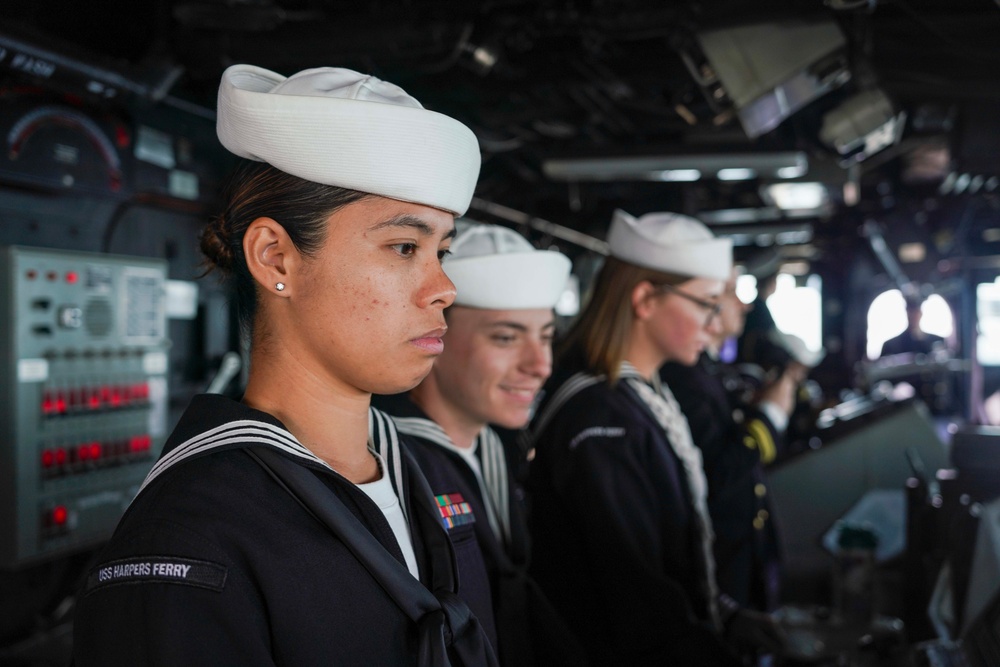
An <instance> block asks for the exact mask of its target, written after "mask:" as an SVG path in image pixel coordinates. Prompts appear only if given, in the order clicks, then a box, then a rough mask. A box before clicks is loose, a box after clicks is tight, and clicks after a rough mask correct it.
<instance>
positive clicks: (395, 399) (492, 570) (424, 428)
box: [374, 394, 586, 667]
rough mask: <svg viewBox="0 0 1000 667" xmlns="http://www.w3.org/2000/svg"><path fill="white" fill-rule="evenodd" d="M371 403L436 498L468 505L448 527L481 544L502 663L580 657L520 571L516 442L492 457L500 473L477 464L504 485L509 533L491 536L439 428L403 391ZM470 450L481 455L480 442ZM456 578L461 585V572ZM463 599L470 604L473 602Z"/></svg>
mask: <svg viewBox="0 0 1000 667" xmlns="http://www.w3.org/2000/svg"><path fill="white" fill-rule="evenodd" d="M374 402H375V405H377V406H378V407H379V408H380V409H382V410H385V411H386V412H387V413H389V414H390V415H392V416H393V418H394V419H396V420H397V421H398V423H399V424H400V426H399V429H400V431H401V433H400V437H401V438H402V439H403V440H404V441H405V442H406V443H407V445H408V446H409V447H410V451H411V452H412V453H413V456H414V459H416V461H417V462H418V463H419V465H420V468H421V471H422V472H423V473H424V476H425V477H426V478H427V481H428V482H429V483H430V486H431V489H433V492H434V494H435V495H437V496H438V497H441V496H442V495H448V496H453V495H455V494H458V495H460V496H461V497H462V498H463V499H464V500H465V501H466V502H468V504H469V506H470V507H471V509H472V513H471V514H472V516H473V517H474V518H473V520H472V522H471V523H469V524H464V525H456V526H454V527H452V528H450V530H449V534H450V535H451V536H452V539H463V536H464V534H465V533H466V531H468V532H472V533H474V535H475V539H476V540H477V542H478V544H479V547H480V549H481V550H482V555H483V558H484V560H485V563H486V570H487V575H488V578H489V582H490V590H491V591H492V602H493V612H492V613H491V615H493V616H494V617H495V619H496V626H497V634H498V637H499V639H498V642H499V643H498V644H497V645H496V646H497V647H498V655H499V658H500V663H501V664H502V665H505V666H508V667H530V666H531V665H567V666H568V665H582V664H585V662H586V660H585V658H584V657H583V655H582V654H581V651H580V648H579V645H578V644H577V643H576V641H575V639H574V638H573V637H572V635H571V634H570V632H569V629H568V627H566V625H565V622H564V621H563V620H562V619H560V618H559V617H558V614H557V612H556V611H555V609H554V608H553V607H552V606H551V604H550V603H549V602H548V601H547V600H545V599H544V596H543V595H542V593H541V591H540V590H539V589H538V587H537V584H535V583H534V582H533V581H531V580H530V579H529V578H528V577H527V572H526V568H527V563H528V554H529V538H528V527H527V519H526V516H525V508H524V492H523V489H522V488H521V487H520V486H519V485H518V483H517V481H516V479H515V475H514V474H512V471H515V470H518V469H520V468H522V467H523V462H521V461H519V460H518V456H517V453H518V452H519V451H520V450H519V449H518V448H517V447H516V444H513V445H512V444H509V443H505V445H504V447H503V457H502V458H503V461H502V463H500V462H499V461H494V462H493V465H497V464H501V465H503V466H504V468H505V470H504V471H503V474H496V473H497V471H491V470H489V467H488V466H483V464H482V463H481V464H480V465H481V466H482V467H485V468H486V470H484V474H486V475H487V476H489V475H490V474H491V473H494V474H493V475H492V476H491V479H494V480H500V481H499V482H497V483H500V484H504V485H505V486H506V489H507V492H506V495H507V515H508V516H507V518H508V520H509V523H508V530H509V533H508V534H506V535H500V536H498V535H497V533H496V532H495V531H494V530H493V529H492V528H491V527H490V522H489V520H488V517H487V511H488V510H487V508H486V503H487V502H490V501H488V500H487V499H486V498H485V497H484V495H483V492H482V490H481V487H480V485H479V482H478V480H477V479H476V476H475V473H474V472H473V471H472V469H471V468H470V467H469V465H468V463H467V462H466V461H464V460H463V459H462V457H461V456H460V455H459V454H458V453H456V452H454V451H451V450H449V449H447V448H445V447H443V446H441V445H440V444H439V442H438V441H440V440H441V439H445V440H447V436H446V435H445V434H444V432H443V431H441V430H440V427H439V426H437V424H435V423H434V422H433V421H432V420H431V419H430V418H429V417H428V416H427V415H426V414H425V413H424V412H423V411H422V410H421V409H420V408H419V407H418V406H417V405H416V404H415V403H413V401H411V400H410V398H409V395H408V394H398V395H395V396H377V397H375V399H374ZM404 422H411V423H415V424H416V427H415V428H414V429H408V428H407V426H406V425H405V423H404ZM487 428H488V427H487ZM484 430H485V429H484ZM435 431H440V433H435ZM417 433H421V434H422V435H418V434H417ZM448 442H449V443H450V440H448ZM477 454H478V456H479V457H480V461H482V457H483V447H482V443H480V447H479V448H478V451H477ZM460 578H461V580H462V585H463V587H465V582H464V575H463V573H461V572H460ZM465 588H467V587H465ZM463 597H465V596H464V594H463ZM469 604H470V607H472V605H473V602H472V601H469ZM473 610H474V611H476V614H477V616H479V617H480V619H481V620H482V619H484V616H485V614H481V613H480V612H479V611H478V610H477V609H476V608H475V607H473ZM484 625H485V622H484Z"/></svg>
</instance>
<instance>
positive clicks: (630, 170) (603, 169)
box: [542, 151, 809, 181]
mask: <svg viewBox="0 0 1000 667" xmlns="http://www.w3.org/2000/svg"><path fill="white" fill-rule="evenodd" d="M542 171H543V172H544V173H545V175H546V176H547V177H549V178H551V179H552V180H556V181H647V180H651V179H652V180H697V179H683V178H682V179H677V178H669V179H664V178H662V177H661V176H660V174H663V173H664V172H678V171H679V172H693V171H698V172H700V173H699V177H700V176H701V175H702V174H716V175H717V177H718V178H720V179H722V180H725V178H723V176H722V174H723V173H727V174H729V175H730V176H732V175H733V174H743V175H745V174H747V172H748V171H752V172H753V173H754V175H755V176H751V177H750V178H753V177H758V178H798V177H800V176H803V175H804V174H806V173H807V172H808V171H809V159H808V157H807V156H806V154H805V153H804V152H802V151H785V152H776V153H717V154H712V153H701V154H698V153H696V154H691V155H646V156H622V157H604V158H565V159H552V160H545V161H544V162H543V163H542ZM689 175H690V174H689ZM732 180H736V179H732Z"/></svg>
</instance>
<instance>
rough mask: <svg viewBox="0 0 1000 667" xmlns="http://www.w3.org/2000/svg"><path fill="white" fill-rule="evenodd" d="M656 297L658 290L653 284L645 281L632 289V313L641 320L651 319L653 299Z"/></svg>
mask: <svg viewBox="0 0 1000 667" xmlns="http://www.w3.org/2000/svg"><path fill="white" fill-rule="evenodd" d="M655 296H656V288H655V287H653V283H651V282H649V281H648V280H643V281H642V282H640V283H639V284H638V285H636V286H635V287H633V288H632V294H631V299H632V312H633V313H635V316H636V317H637V318H639V319H640V320H645V319H647V318H649V316H650V314H651V313H652V306H653V297H655Z"/></svg>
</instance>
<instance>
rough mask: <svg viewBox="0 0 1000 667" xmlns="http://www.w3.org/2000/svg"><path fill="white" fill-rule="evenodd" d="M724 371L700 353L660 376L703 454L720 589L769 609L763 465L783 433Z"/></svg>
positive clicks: (773, 554) (771, 587)
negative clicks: (737, 392)
mask: <svg viewBox="0 0 1000 667" xmlns="http://www.w3.org/2000/svg"><path fill="white" fill-rule="evenodd" d="M728 370H729V368H728V367H727V366H726V365H725V364H722V363H721V362H719V361H717V360H714V359H711V358H710V357H709V356H708V355H707V354H702V356H701V358H700V359H699V360H698V363H697V364H696V365H694V366H683V365H681V364H677V363H667V364H664V365H663V367H662V368H661V369H660V377H661V379H662V380H663V381H664V382H665V383H666V384H667V385H668V386H669V387H670V388H671V390H672V391H673V393H674V396H676V397H677V402H678V403H679V404H680V406H681V410H682V411H683V412H684V416H685V417H687V420H688V425H689V426H690V428H691V434H692V437H693V439H694V443H695V445H697V447H698V448H699V449H700V450H701V452H702V460H703V461H704V466H705V477H706V478H707V480H708V511H709V513H710V514H711V516H712V526H713V528H714V529H715V547H714V552H715V564H716V580H717V581H718V583H719V589H720V590H721V591H722V592H723V593H726V594H727V595H729V596H730V597H731V598H733V599H734V600H735V601H736V602H738V603H739V604H740V606H743V607H750V608H754V609H760V610H767V609H773V608H775V607H776V606H777V603H778V599H777V598H778V596H777V562H778V540H777V534H776V532H775V529H774V522H773V520H772V515H773V512H771V503H770V498H769V495H768V491H767V476H766V473H765V472H764V463H765V462H771V461H773V460H774V459H775V458H776V457H777V455H778V454H779V449H780V447H781V445H780V443H781V436H780V434H779V433H778V432H777V430H776V429H775V428H774V426H773V425H772V424H771V422H770V420H769V419H768V418H767V417H766V416H765V415H764V414H763V413H761V412H760V411H758V410H755V409H754V408H753V407H751V406H747V405H741V404H740V403H738V402H737V401H736V400H735V399H734V398H733V396H732V394H731V393H730V392H729V391H728V390H727V387H726V383H725V380H726V377H725V376H726V374H727V371H728ZM733 375H735V372H734V373H733ZM733 380H734V381H737V380H736V378H735V377H734V378H733ZM734 389H735V388H734Z"/></svg>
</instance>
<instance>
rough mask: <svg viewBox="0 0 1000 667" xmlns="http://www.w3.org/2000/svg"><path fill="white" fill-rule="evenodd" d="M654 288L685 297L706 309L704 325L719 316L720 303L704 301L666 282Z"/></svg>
mask: <svg viewBox="0 0 1000 667" xmlns="http://www.w3.org/2000/svg"><path fill="white" fill-rule="evenodd" d="M656 289H657V290H662V291H664V292H671V293H673V294H676V295H677V296H679V297H682V298H684V299H687V300H688V301H690V302H691V303H693V304H696V305H697V306H699V307H701V308H703V309H705V310H707V311H708V316H707V317H706V318H705V326H706V327H707V326H708V325H710V324H711V323H712V320H714V319H715V318H716V317H718V316H719V313H721V312H722V304H721V303H715V302H712V301H706V300H705V299H700V298H698V297H696V296H695V295H693V294H688V293H687V292H685V291H684V290H682V289H678V288H676V287H674V286H673V285H667V284H662V285H657V286H656Z"/></svg>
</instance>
